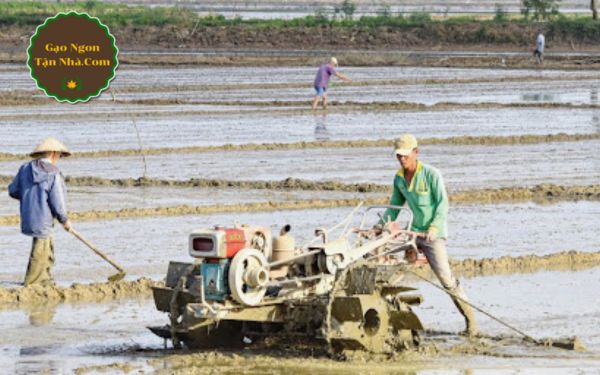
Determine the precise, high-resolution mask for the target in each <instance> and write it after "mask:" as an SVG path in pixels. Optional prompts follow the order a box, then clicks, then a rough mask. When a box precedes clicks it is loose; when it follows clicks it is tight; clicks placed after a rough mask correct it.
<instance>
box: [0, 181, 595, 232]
mask: <svg viewBox="0 0 600 375" xmlns="http://www.w3.org/2000/svg"><path fill="white" fill-rule="evenodd" d="M301 183H302V181H301V180H300V182H299V185H300V186H302V184H301ZM326 184H331V185H328V187H329V188H330V190H335V189H338V187H336V185H335V183H332V182H328V183H326ZM319 186H323V185H319V183H315V185H312V186H311V184H307V185H306V188H307V189H308V190H314V189H313V188H316V187H319ZM370 188H372V190H371V191H369V192H377V191H379V192H387V191H388V190H387V189H389V187H386V186H382V185H368V184H367V185H360V184H357V185H343V184H340V186H339V189H340V191H357V190H352V189H360V190H362V192H366V190H368V189H370ZM388 195H389V193H387V194H385V195H382V196H381V197H371V198H351V199H326V200H324V199H307V200H296V201H279V202H272V201H267V202H256V203H240V204H232V205H206V206H190V205H179V206H169V207H151V208H123V209H120V210H113V211H97V210H91V211H83V212H71V213H70V215H69V217H70V218H71V219H72V220H74V221H93V220H114V219H128V218H139V217H161V216H162V217H167V216H183V215H207V214H215V213H240V212H258V211H262V212H267V211H280V210H303V209H320V208H336V207H350V206H356V205H358V204H359V203H361V202H364V203H365V204H366V205H377V204H386V203H388V201H389V197H388ZM449 198H450V201H451V202H452V203H455V204H473V203H480V204H488V203H501V202H518V201H530V200H533V201H541V202H548V201H559V200H593V201H598V200H600V185H588V186H557V185H538V186H535V187H532V188H500V189H482V190H471V191H463V192H455V193H451V194H450V197H449ZM19 222H20V219H19V216H18V215H7V216H0V226H14V225H18V224H19Z"/></svg>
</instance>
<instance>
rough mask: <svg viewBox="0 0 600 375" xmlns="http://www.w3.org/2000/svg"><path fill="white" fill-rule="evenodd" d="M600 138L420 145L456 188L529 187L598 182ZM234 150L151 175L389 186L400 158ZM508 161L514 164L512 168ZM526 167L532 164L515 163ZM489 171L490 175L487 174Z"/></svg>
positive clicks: (94, 170) (88, 165)
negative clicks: (495, 143) (496, 143)
mask: <svg viewBox="0 0 600 375" xmlns="http://www.w3.org/2000/svg"><path fill="white" fill-rule="evenodd" d="M407 130H408V128H407ZM599 148H600V141H598V140H590V141H580V142H556V143H543V144H532V145H515V146H512V145H499V146H491V145H490V146H476V145H474V146H460V145H456V146H454V145H436V146H435V147H433V146H423V147H421V157H420V159H421V160H422V161H423V162H425V163H430V164H432V165H434V166H436V167H437V168H439V169H440V170H441V171H443V174H444V176H445V180H446V185H447V187H448V188H449V189H451V190H459V189H467V188H483V187H486V188H487V187H494V188H497V187H503V186H513V185H515V183H518V185H519V186H531V185H535V184H540V183H555V184H563V183H564V182H565V181H569V182H570V183H572V184H581V185H583V184H593V183H596V182H597V181H598V180H599V178H600V167H599V166H600V156H599V155H598V153H597V150H598V149H599ZM359 150H360V152H356V150H353V149H343V148H342V149H307V150H274V151H231V152H216V153H210V154H207V153H202V154H193V153H190V154H165V155H148V156H146V158H145V163H146V167H147V174H146V176H147V177H154V178H162V179H176V180H183V179H189V178H192V177H197V178H215V177H219V178H222V179H228V180H283V179H286V178H288V177H293V178H301V179H306V180H336V181H341V182H347V183H350V182H351V183H356V182H372V183H379V184H391V181H392V179H393V176H394V174H395V172H396V170H397V168H398V162H397V161H396V160H394V157H393V156H392V155H391V150H389V149H387V148H361V149H359ZM20 165H21V162H20V161H7V162H0V175H12V174H14V173H16V172H15V171H17V170H18V168H19V166H20ZM144 166H145V165H144V160H143V159H142V157H140V156H130V157H112V158H93V159H83V158H81V159H65V160H64V161H61V169H62V170H63V173H64V174H65V175H72V176H96V177H103V178H127V177H134V178H137V177H141V176H143V175H144ZM507 166H514V167H512V168H507ZM517 166H527V168H517ZM483 171H485V173H482V172H483Z"/></svg>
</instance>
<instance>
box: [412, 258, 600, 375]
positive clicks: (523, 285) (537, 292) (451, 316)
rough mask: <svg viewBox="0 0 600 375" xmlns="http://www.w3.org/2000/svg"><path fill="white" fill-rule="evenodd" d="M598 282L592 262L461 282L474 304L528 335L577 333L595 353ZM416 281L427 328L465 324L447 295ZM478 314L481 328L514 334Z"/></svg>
mask: <svg viewBox="0 0 600 375" xmlns="http://www.w3.org/2000/svg"><path fill="white" fill-rule="evenodd" d="M598 282H600V268H598V267H596V268H591V269H587V270H582V271H577V272H538V273H534V274H524V275H518V274H515V275H505V276H488V277H478V278H473V279H467V280H464V282H463V286H464V288H465V291H466V292H467V294H468V296H469V298H470V301H471V302H472V303H473V304H475V305H476V306H478V307H480V308H482V309H483V310H485V311H487V312H490V313H492V315H495V316H497V317H498V318H500V319H501V320H505V321H507V322H510V323H511V324H512V325H514V326H515V327H518V328H519V329H521V330H523V331H524V332H525V333H527V334H529V335H530V336H532V337H534V338H545V337H548V336H553V337H561V336H562V337H565V336H577V337H579V338H580V339H581V340H582V341H583V342H584V345H585V346H586V347H587V349H588V350H589V351H590V352H595V353H596V355H598V354H600V331H598V330H597V329H594V328H592V327H594V326H596V325H597V322H598V319H600V299H598V298H597V285H598ZM415 285H417V286H418V288H419V290H420V291H421V292H422V293H423V294H424V296H425V303H424V304H423V305H421V306H420V307H419V308H418V309H417V311H418V312H417V314H418V315H419V317H421V319H422V320H423V321H424V323H425V325H426V326H427V327H428V328H430V329H433V330H442V331H459V330H461V329H463V324H464V323H463V320H462V317H461V316H460V315H459V314H458V312H456V311H455V308H454V306H453V305H452V302H451V301H450V298H448V297H447V296H446V295H445V294H443V293H442V292H441V291H439V290H437V289H435V288H433V287H432V286H430V285H428V284H426V283H423V282H417V283H416V284H415ZM478 317H479V325H480V328H481V331H482V332H485V333H487V334H492V335H493V334H504V335H508V334H510V335H511V336H514V335H515V333H514V332H512V331H510V330H509V329H507V328H506V327H503V326H502V325H499V324H498V323H497V322H495V321H493V320H491V319H490V318H488V317H486V316H483V315H481V314H478ZM560 353H561V354H565V352H560ZM598 359H600V358H598ZM598 365H599V366H600V363H598Z"/></svg>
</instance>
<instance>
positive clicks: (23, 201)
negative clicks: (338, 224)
mask: <svg viewBox="0 0 600 375" xmlns="http://www.w3.org/2000/svg"><path fill="white" fill-rule="evenodd" d="M70 155H71V151H69V150H68V149H67V147H66V146H65V145H63V144H62V143H61V142H59V141H58V140H57V139H55V138H52V137H49V138H46V139H44V140H42V142H40V144H39V145H37V147H36V148H35V149H34V150H33V152H32V153H31V154H30V156H31V157H32V158H33V160H32V161H30V162H27V163H25V164H23V165H22V166H21V168H20V169H19V172H18V173H17V175H16V176H15V178H14V179H13V181H12V183H11V184H10V185H9V186H8V194H9V195H10V196H11V197H13V198H15V199H18V200H19V203H20V213H21V232H22V233H23V234H24V235H27V236H30V237H32V238H33V244H32V246H31V255H30V256H29V264H28V266H27V273H26V274H25V286H29V285H33V284H41V285H52V284H53V283H54V281H53V279H52V274H51V269H52V266H53V265H54V239H53V237H52V227H53V226H54V219H57V220H58V222H59V223H61V224H62V226H63V228H64V229H65V230H69V229H70V228H71V222H70V221H69V218H68V216H67V205H66V201H67V195H66V194H67V189H66V186H65V179H64V177H63V175H62V173H61V172H60V170H59V169H58V168H57V167H56V164H57V162H58V160H59V159H60V158H61V157H67V156H70Z"/></svg>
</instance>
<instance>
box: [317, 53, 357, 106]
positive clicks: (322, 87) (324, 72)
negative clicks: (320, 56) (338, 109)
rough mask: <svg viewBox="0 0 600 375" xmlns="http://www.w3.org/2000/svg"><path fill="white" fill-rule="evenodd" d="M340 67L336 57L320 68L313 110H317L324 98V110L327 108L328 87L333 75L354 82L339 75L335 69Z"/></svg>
mask: <svg viewBox="0 0 600 375" xmlns="http://www.w3.org/2000/svg"><path fill="white" fill-rule="evenodd" d="M337 66H338V61H337V59H336V58H335V57H332V58H331V59H330V60H329V62H328V63H327V64H322V65H321V66H319V70H318V71H317V76H316V77H315V91H316V92H317V93H316V94H315V99H314V100H313V105H312V108H313V109H317V106H318V105H319V101H320V100H321V97H322V98H323V108H327V85H328V84H329V79H330V78H331V76H332V75H334V76H336V77H338V78H340V79H342V80H344V81H347V82H352V80H351V79H350V78H348V77H346V76H345V75H343V74H342V73H338V72H337V71H336V70H335V68H336V67H337Z"/></svg>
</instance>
